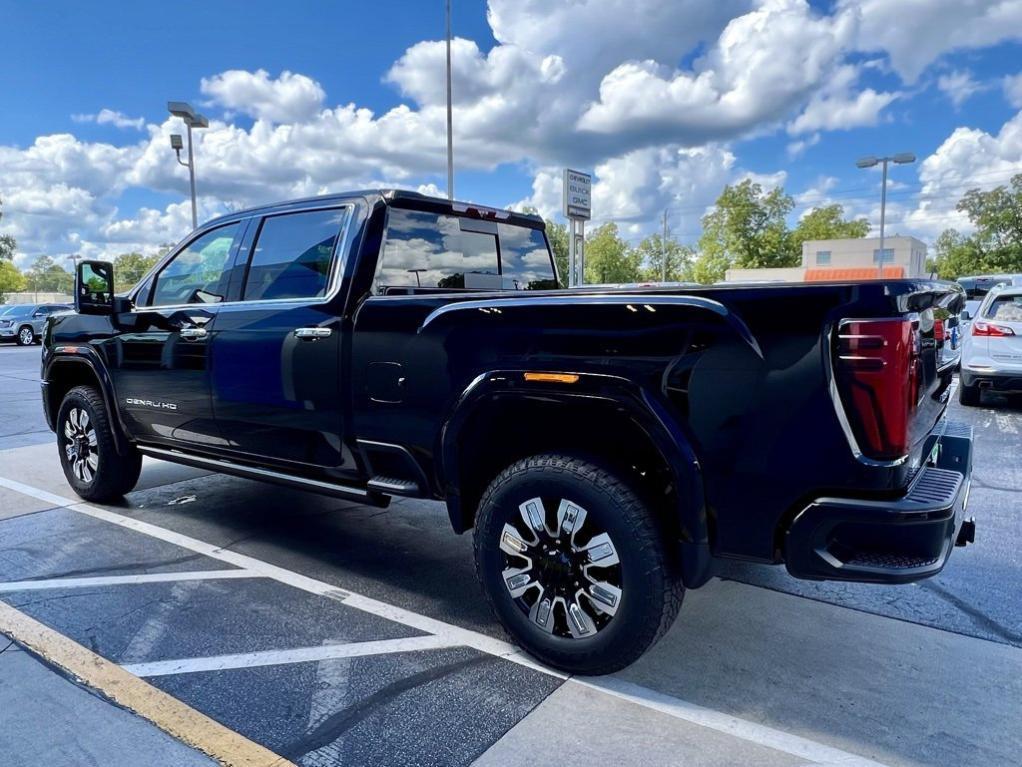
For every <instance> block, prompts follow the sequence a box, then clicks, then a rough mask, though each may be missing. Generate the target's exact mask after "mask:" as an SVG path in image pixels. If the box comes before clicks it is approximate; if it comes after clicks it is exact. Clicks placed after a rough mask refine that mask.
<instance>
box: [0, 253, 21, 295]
mask: <svg viewBox="0 0 1022 767" xmlns="http://www.w3.org/2000/svg"><path fill="white" fill-rule="evenodd" d="M24 289H25V275H23V274H22V273H21V272H19V271H18V267H16V266H15V265H14V263H13V262H12V261H6V260H2V261H0V301H4V300H6V298H7V294H8V293H19V292H21V291H22V290H24Z"/></svg>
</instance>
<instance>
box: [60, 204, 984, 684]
mask: <svg viewBox="0 0 1022 767" xmlns="http://www.w3.org/2000/svg"><path fill="white" fill-rule="evenodd" d="M113 284H114V283H113V270H112V267H111V266H110V264H108V263H104V262H95V261H86V262H82V263H80V264H79V267H78V274H77V279H76V302H77V303H76V309H77V311H76V313H69V314H63V315H59V316H56V317H53V318H51V319H50V320H49V322H48V325H47V328H46V331H45V337H44V351H43V361H42V381H43V402H44V405H45V410H46V413H47V418H48V419H49V422H50V425H51V427H52V428H53V429H54V430H55V431H56V434H57V443H58V448H59V453H60V460H61V463H62V465H63V468H64V473H65V474H66V476H67V479H68V482H70V484H71V486H72V487H73V489H74V490H75V492H76V493H78V495H80V496H81V497H83V498H85V499H87V500H93V501H107V500H110V499H112V498H115V497H117V496H120V495H122V494H124V493H126V492H128V491H129V490H131V489H132V487H133V486H134V485H135V483H136V481H137V479H138V476H139V471H140V464H141V459H142V456H143V455H148V456H152V457H155V458H160V459H164V460H168V461H176V462H179V463H183V464H189V465H192V466H199V467H202V468H208V469H214V470H217V471H221V472H225V473H229V474H235V475H239V476H242V477H249V478H253V479H260V480H267V481H271V482H278V483H283V484H286V485H291V486H294V487H298V488H303V489H306V490H311V491H316V492H321V493H329V494H333V495H336V496H340V497H344V498H351V499H355V500H358V501H360V502H361V503H369V504H378V505H380V506H385V505H386V504H387V503H388V501H389V500H390V498H391V497H393V496H411V497H416V498H431V499H438V500H442V501H444V502H445V503H446V508H447V511H448V513H449V515H450V521H451V526H452V527H453V528H454V530H455V532H457V533H462V532H465V531H467V530H469V529H473V528H474V531H475V532H474V536H475V558H476V565H477V571H478V575H479V579H480V581H481V583H482V586H483V589H484V591H485V593H486V596H487V598H488V599H489V601H490V603H491V604H492V606H493V609H494V611H495V612H496V614H497V616H498V618H499V619H500V621H501V622H502V623H503V625H504V626H505V627H506V629H507V630H508V631H509V632H510V633H511V634H512V635H513V636H514V638H515V639H516V640H517V641H518V642H519V643H520V644H521V645H522V646H523V647H524V648H526V649H527V650H528V651H529V652H530V653H532V654H533V655H535V656H536V657H538V658H539V659H541V660H542V661H545V662H547V663H549V664H551V665H553V666H557V667H559V668H562V669H565V670H568V671H572V672H584V673H603V672H608V671H612V670H614V669H618V668H621V667H623V666H625V665H627V664H628V663H630V662H631V661H633V660H635V659H636V658H637V657H639V655H641V654H642V653H643V651H645V650H646V649H647V648H648V647H649V646H650V645H651V644H653V643H654V642H655V641H656V640H657V639H658V638H659V637H660V636H661V635H662V634H663V633H664V632H665V631H666V630H667V628H668V627H669V626H670V625H671V623H672V622H673V621H674V618H675V616H676V615H677V612H678V609H679V607H680V605H681V598H682V594H683V590H684V588H685V587H688V588H695V587H698V586H700V585H702V584H704V583H705V582H706V581H707V580H708V579H709V578H710V576H711V574H712V573H713V568H714V562H715V561H716V560H718V559H720V558H734V559H742V560H747V561H753V562H766V563H784V564H785V565H786V567H787V569H788V571H789V572H790V573H791V574H792V575H794V576H796V577H799V578H812V579H836V580H846V581H862V582H874V583H903V582H908V581H913V580H918V579H920V578H925V577H927V576H931V575H934V574H935V573H937V572H938V571H939V570H940V569H941V568H942V567H943V566H944V564H945V562H946V561H947V558H948V556H949V554H950V551H951V548H952V547H953V546H954V545H955V544H956V543H957V544H960V545H961V544H964V543H966V542H968V541H970V540H971V539H972V537H973V529H974V525H973V523H972V521H971V520H967V519H965V518H964V509H965V505H966V503H967V500H968V494H969V480H970V473H971V456H972V437H971V432H970V430H969V428H968V427H965V428H963V427H961V426H958V425H956V424H953V423H949V422H948V421H947V420H946V419H945V418H944V410H945V407H946V405H947V402H948V397H949V395H950V394H951V390H952V388H953V380H952V373H953V369H954V366H955V362H956V360H955V358H954V355H948V354H947V353H946V352H947V351H948V350H947V349H941V348H939V347H940V344H941V343H942V342H941V341H940V339H938V334H936V333H935V332H934V326H935V314H937V315H939V318H940V319H942V320H944V321H947V320H948V318H953V317H954V316H955V315H956V314H957V313H958V312H959V311H960V309H961V306H962V304H963V302H964V294H963V292H962V290H961V289H960V288H959V287H957V286H955V285H953V284H951V283H945V282H934V281H925V280H896V281H874V282H866V283H819V284H799V285H745V286H742V285H720V286H713V287H706V288H695V289H689V288H684V289H678V288H660V289H658V288H646V289H608V288H600V289H586V288H576V289H571V290H565V289H563V288H562V286H561V283H560V280H559V278H558V276H557V274H556V270H555V267H554V261H553V259H552V257H551V252H550V248H549V245H548V242H547V239H546V235H545V233H544V228H543V222H542V221H541V220H540V219H538V218H536V217H534V216H529V215H522V214H519V213H512V212H507V211H499V210H493V209H488V208H482V207H477V206H473V205H470V204H461V203H451V202H448V201H446V200H437V199H432V198H428V197H424V196H422V195H418V194H414V193H409V192H400V191H371V192H356V193H351V194H343V195H335V196H330V197H320V198H315V199H307V200H300V201H296V202H288V203H283V204H279V205H272V206H267V207H262V208H256V209H252V210H247V211H243V212H239V213H233V214H231V215H228V216H225V217H223V218H220V219H217V220H215V221H212V222H210V223H208V224H206V225H204V226H203V227H201V228H200V229H198V230H197V231H195V232H194V233H193V234H191V235H190V236H189V237H188V238H187V239H186V240H185V241H184V242H182V243H181V244H180V245H179V246H178V247H177V248H175V249H174V250H173V251H172V252H171V253H169V254H168V255H167V256H166V257H165V258H164V259H163V260H162V261H161V262H160V263H159V264H158V265H157V266H156V267H154V268H153V270H152V271H151V273H150V274H149V275H147V276H146V277H145V278H144V279H143V280H142V281H141V282H140V283H139V284H138V285H137V286H136V287H135V288H134V289H133V290H132V291H131V292H130V294H129V295H127V296H115V295H113ZM282 513H285V512H282ZM398 566H399V565H398Z"/></svg>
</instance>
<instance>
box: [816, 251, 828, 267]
mask: <svg viewBox="0 0 1022 767" xmlns="http://www.w3.org/2000/svg"><path fill="white" fill-rule="evenodd" d="M816 263H817V264H818V265H820V266H825V265H828V264H830V251H829V250H818V251H816Z"/></svg>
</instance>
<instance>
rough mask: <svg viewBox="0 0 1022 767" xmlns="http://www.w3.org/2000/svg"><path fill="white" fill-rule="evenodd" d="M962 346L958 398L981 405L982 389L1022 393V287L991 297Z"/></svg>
mask: <svg viewBox="0 0 1022 767" xmlns="http://www.w3.org/2000/svg"><path fill="white" fill-rule="evenodd" d="M963 319H969V320H971V322H970V325H969V328H968V330H967V331H966V333H965V341H964V343H963V344H962V372H961V381H960V382H959V387H958V398H959V400H960V401H961V403H962V404H963V405H978V404H979V395H980V391H981V390H982V389H990V390H993V391H999V392H1020V393H1022V287H1010V288H1001V289H994V290H991V291H990V292H989V293H987V295H986V298H984V299H983V302H982V303H981V304H980V305H979V308H978V309H977V310H976V314H975V316H972V317H967V318H966V317H964V313H963Z"/></svg>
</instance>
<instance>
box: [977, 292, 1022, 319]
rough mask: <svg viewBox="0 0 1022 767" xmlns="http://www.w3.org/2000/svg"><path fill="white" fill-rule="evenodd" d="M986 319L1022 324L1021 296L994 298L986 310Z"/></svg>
mask: <svg viewBox="0 0 1022 767" xmlns="http://www.w3.org/2000/svg"><path fill="white" fill-rule="evenodd" d="M986 316H987V318H988V319H991V320H1002V321H1003V322H1022V296H1002V297H1000V298H995V299H994V300H993V302H992V303H991V304H990V308H989V309H987V315H986Z"/></svg>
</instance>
